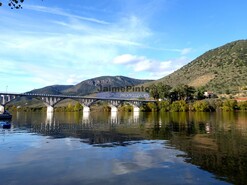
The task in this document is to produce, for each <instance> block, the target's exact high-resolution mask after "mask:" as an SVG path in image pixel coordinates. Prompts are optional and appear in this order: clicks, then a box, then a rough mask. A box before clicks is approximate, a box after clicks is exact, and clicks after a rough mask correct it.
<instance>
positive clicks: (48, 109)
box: [46, 105, 54, 114]
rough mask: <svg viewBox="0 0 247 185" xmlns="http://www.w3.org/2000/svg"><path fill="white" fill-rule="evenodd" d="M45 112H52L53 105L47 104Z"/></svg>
mask: <svg viewBox="0 0 247 185" xmlns="http://www.w3.org/2000/svg"><path fill="white" fill-rule="evenodd" d="M46 112H47V114H51V113H53V112H54V107H53V106H50V105H49V106H47V111H46Z"/></svg>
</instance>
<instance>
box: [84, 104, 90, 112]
mask: <svg viewBox="0 0 247 185" xmlns="http://www.w3.org/2000/svg"><path fill="white" fill-rule="evenodd" d="M84 112H86V113H88V112H90V107H89V106H86V105H84V106H83V113H84Z"/></svg>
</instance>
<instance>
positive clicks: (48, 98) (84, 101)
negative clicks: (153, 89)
mask: <svg viewBox="0 0 247 185" xmlns="http://www.w3.org/2000/svg"><path fill="white" fill-rule="evenodd" d="M19 97H30V98H36V99H38V100H41V101H42V102H43V103H44V104H45V105H46V106H47V113H52V112H53V111H54V106H55V105H56V104H58V103H59V102H61V101H63V100H65V99H72V100H75V101H78V102H79V103H80V104H81V105H82V106H83V112H89V111H90V106H91V105H93V104H94V103H97V102H99V101H104V102H107V103H108V105H109V106H110V107H111V112H117V110H118V107H119V106H120V105H123V104H124V103H129V104H130V105H132V106H133V110H134V112H139V110H140V106H141V105H143V104H145V103H148V102H156V101H155V100H139V99H120V98H102V97H100V98H99V97H86V96H69V95H49V94H33V93H3V92H0V112H4V110H5V106H6V105H7V104H8V103H10V102H12V101H13V100H15V99H17V98H19Z"/></svg>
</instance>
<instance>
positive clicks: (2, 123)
mask: <svg viewBox="0 0 247 185" xmlns="http://www.w3.org/2000/svg"><path fill="white" fill-rule="evenodd" d="M0 127H2V128H5V129H9V128H11V124H10V123H8V122H4V121H0Z"/></svg>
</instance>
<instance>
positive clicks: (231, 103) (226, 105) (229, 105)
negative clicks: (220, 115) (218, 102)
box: [222, 100, 238, 111]
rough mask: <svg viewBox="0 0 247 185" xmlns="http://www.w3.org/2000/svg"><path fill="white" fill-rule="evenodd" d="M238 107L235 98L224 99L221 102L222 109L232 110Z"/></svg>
mask: <svg viewBox="0 0 247 185" xmlns="http://www.w3.org/2000/svg"><path fill="white" fill-rule="evenodd" d="M237 108H238V106H237V101H236V100H225V101H224V102H223V104H222V110H224V111H233V110H236V109H237Z"/></svg>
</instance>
